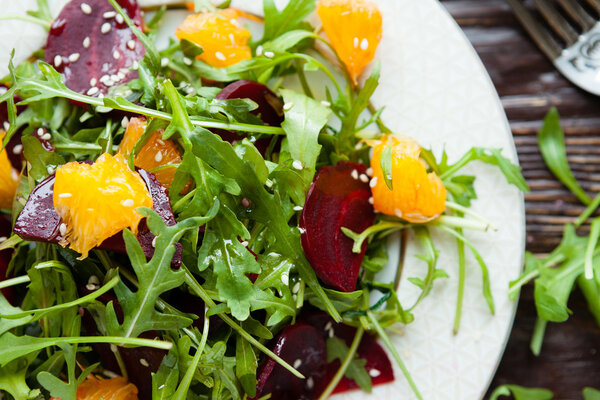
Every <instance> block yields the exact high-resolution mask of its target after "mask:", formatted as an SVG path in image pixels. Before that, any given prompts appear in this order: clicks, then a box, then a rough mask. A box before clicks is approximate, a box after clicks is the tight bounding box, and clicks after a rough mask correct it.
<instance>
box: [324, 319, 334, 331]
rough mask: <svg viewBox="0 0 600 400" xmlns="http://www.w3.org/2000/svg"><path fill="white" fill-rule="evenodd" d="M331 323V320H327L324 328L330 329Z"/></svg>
mask: <svg viewBox="0 0 600 400" xmlns="http://www.w3.org/2000/svg"><path fill="white" fill-rule="evenodd" d="M332 325H333V324H332V323H331V321H329V322H327V323H326V324H325V330H326V331H328V330H330V329H331V326H332Z"/></svg>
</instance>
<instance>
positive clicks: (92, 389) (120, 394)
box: [50, 375, 138, 400]
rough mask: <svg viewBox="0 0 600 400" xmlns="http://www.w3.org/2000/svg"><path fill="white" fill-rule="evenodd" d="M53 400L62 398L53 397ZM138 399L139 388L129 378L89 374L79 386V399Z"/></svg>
mask: <svg viewBox="0 0 600 400" xmlns="http://www.w3.org/2000/svg"><path fill="white" fill-rule="evenodd" d="M50 399H51V400H61V399H60V398H58V397H51V398H50ZM100 399H103V400H138V390H137V388H136V387H135V385H134V384H133V383H127V379H125V378H123V377H120V376H119V377H116V378H111V379H102V378H96V377H95V376H93V375H89V376H88V377H87V379H86V380H85V381H83V382H81V383H80V384H79V386H78V387H77V400H100Z"/></svg>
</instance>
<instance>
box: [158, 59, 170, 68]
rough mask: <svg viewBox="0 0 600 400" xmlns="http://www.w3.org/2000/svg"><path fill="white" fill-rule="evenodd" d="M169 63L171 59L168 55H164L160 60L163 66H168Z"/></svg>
mask: <svg viewBox="0 0 600 400" xmlns="http://www.w3.org/2000/svg"><path fill="white" fill-rule="evenodd" d="M167 65H169V59H168V58H167V57H164V58H162V59H161V60H160V66H161V67H166V66H167Z"/></svg>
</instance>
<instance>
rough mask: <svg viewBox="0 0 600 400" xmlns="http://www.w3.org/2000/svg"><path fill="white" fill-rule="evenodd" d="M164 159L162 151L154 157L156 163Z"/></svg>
mask: <svg viewBox="0 0 600 400" xmlns="http://www.w3.org/2000/svg"><path fill="white" fill-rule="evenodd" d="M162 159H163V155H162V153H161V152H160V151H157V152H156V154H155V155H154V161H156V162H160V161H161V160H162Z"/></svg>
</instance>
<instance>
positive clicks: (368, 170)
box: [366, 167, 373, 176]
mask: <svg viewBox="0 0 600 400" xmlns="http://www.w3.org/2000/svg"><path fill="white" fill-rule="evenodd" d="M366 173H367V175H369V176H373V168H371V167H369V168H367V171H366Z"/></svg>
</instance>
